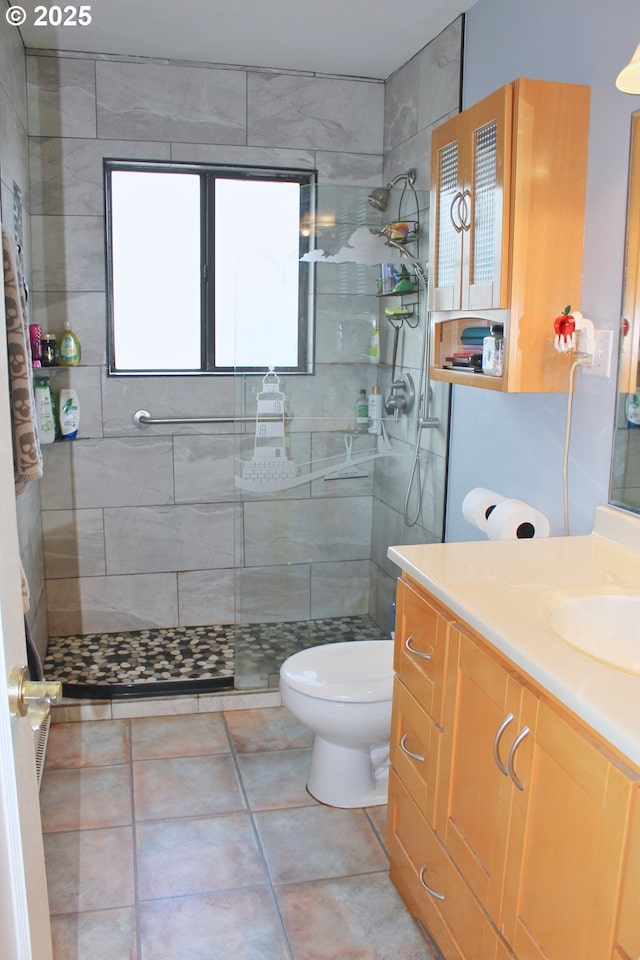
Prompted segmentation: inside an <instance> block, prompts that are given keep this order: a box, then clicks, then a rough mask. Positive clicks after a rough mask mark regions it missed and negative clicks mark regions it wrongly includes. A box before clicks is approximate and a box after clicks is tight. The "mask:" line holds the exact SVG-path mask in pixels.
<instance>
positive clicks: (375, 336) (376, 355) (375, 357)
mask: <svg viewBox="0 0 640 960" xmlns="http://www.w3.org/2000/svg"><path fill="white" fill-rule="evenodd" d="M369 363H380V327H379V325H378V318H377V317H372V318H371V342H370V344H369Z"/></svg>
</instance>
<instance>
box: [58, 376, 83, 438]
mask: <svg viewBox="0 0 640 960" xmlns="http://www.w3.org/2000/svg"><path fill="white" fill-rule="evenodd" d="M58 411H59V413H58V415H59V418H60V438H61V439H62V440H75V439H76V437H77V436H78V427H79V426H80V403H79V401H78V394H77V393H76V391H75V390H72V389H70V388H67V387H65V388H64V389H62V390H61V391H60V396H59V398H58Z"/></svg>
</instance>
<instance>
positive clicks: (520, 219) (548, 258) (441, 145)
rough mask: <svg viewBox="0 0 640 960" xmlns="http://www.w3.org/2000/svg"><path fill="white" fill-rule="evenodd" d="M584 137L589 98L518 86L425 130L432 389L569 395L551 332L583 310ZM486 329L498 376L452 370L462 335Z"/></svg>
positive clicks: (585, 91)
mask: <svg viewBox="0 0 640 960" xmlns="http://www.w3.org/2000/svg"><path fill="white" fill-rule="evenodd" d="M588 130H589V88H588V87H584V86H578V85H575V84H563V83H553V82H548V81H541V80H528V79H519V80H515V81H514V82H513V83H511V84H508V85H507V86H505V87H503V88H501V89H500V90H497V91H496V92H495V93H493V94H491V96H489V97H487V98H485V99H484V100H481V101H480V102H479V103H477V104H475V105H474V106H472V107H470V108H469V109H467V110H465V111H463V112H462V113H460V114H458V115H457V116H455V117H453V118H451V119H450V120H449V121H447V122H446V123H444V124H443V125H442V126H440V127H438V128H436V129H435V130H434V131H433V134H432V141H431V203H430V218H431V222H430V238H431V249H430V269H429V280H430V283H429V309H430V311H431V326H432V352H431V362H430V367H431V375H432V377H433V378H434V379H437V380H447V381H450V382H453V383H464V384H467V385H470V386H480V387H485V388H487V389H493V390H503V391H510V392H547V391H554V390H556V391H558V390H562V391H565V390H566V389H567V370H568V361H567V358H566V357H562V356H560V355H559V354H557V353H556V351H555V350H554V348H553V337H554V330H553V322H554V319H555V317H556V316H558V314H559V313H561V312H562V310H564V308H565V306H567V304H571V305H572V306H573V308H574V309H576V310H577V309H579V308H580V291H581V275H582V248H583V231H584V207H585V190H586V168H587V143H588ZM492 324H502V325H503V327H504V371H503V375H502V376H501V377H489V376H484V375H482V374H478V373H473V372H466V371H458V370H452V369H450V367H451V366H452V365H454V364H452V362H451V360H450V359H449V358H452V357H454V356H455V354H456V353H459V352H460V351H461V348H462V346H463V344H462V340H461V336H462V333H463V331H464V330H465V328H468V327H478V326H480V327H482V326H486V327H487V328H490V326H491V325H492ZM487 332H488V330H487Z"/></svg>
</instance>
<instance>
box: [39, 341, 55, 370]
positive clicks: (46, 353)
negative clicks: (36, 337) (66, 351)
mask: <svg viewBox="0 0 640 960" xmlns="http://www.w3.org/2000/svg"><path fill="white" fill-rule="evenodd" d="M41 352H42V355H41V357H40V363H41V364H42V366H43V367H57V366H58V342H57V340H56V335H55V333H44V334H43V335H42V340H41Z"/></svg>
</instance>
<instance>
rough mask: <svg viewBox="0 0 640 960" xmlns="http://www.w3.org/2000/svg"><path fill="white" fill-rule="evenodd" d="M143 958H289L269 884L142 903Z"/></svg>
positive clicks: (171, 959)
mask: <svg viewBox="0 0 640 960" xmlns="http://www.w3.org/2000/svg"><path fill="white" fill-rule="evenodd" d="M139 920H140V943H141V954H140V960H240V958H242V960H288V957H289V954H288V953H287V950H286V947H285V941H284V938H283V936H282V932H281V927H280V923H279V920H278V916H277V913H276V910H275V907H274V904H273V901H272V899H271V895H270V893H269V891H268V890H267V889H266V888H256V889H250V888H249V889H246V890H231V891H226V892H224V893H209V894H201V895H199V896H194V897H181V898H179V899H175V900H151V901H147V902H145V903H142V904H141V905H140V912H139Z"/></svg>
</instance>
